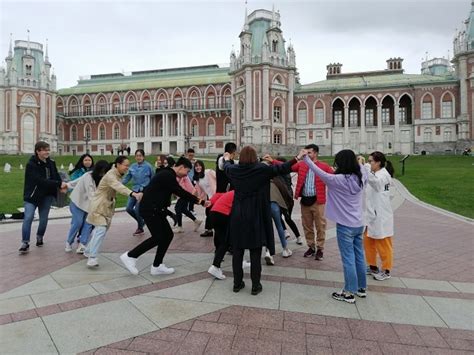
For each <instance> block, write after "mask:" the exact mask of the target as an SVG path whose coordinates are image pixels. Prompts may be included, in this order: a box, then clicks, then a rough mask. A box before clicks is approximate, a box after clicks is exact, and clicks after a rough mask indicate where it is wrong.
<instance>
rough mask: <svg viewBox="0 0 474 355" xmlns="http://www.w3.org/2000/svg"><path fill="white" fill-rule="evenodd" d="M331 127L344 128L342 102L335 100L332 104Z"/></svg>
mask: <svg viewBox="0 0 474 355" xmlns="http://www.w3.org/2000/svg"><path fill="white" fill-rule="evenodd" d="M332 116H333V117H332V120H333V127H344V102H342V100H341V99H339V98H338V99H336V101H334V103H333V104H332Z"/></svg>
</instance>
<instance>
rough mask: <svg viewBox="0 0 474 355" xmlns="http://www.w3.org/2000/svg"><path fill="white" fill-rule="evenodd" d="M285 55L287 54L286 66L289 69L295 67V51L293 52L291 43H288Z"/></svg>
mask: <svg viewBox="0 0 474 355" xmlns="http://www.w3.org/2000/svg"><path fill="white" fill-rule="evenodd" d="M287 53H288V65H289V66H290V67H296V55H295V50H294V48H293V45H292V44H291V42H290V45H289V46H288V49H287Z"/></svg>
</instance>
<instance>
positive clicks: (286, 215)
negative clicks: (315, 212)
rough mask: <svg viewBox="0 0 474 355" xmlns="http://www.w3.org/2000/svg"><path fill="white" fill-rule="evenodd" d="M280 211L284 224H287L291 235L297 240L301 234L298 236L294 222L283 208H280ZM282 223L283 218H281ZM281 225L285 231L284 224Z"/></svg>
mask: <svg viewBox="0 0 474 355" xmlns="http://www.w3.org/2000/svg"><path fill="white" fill-rule="evenodd" d="M280 209H281V213H282V215H283V217H284V218H285V222H286V224H288V226H289V227H290V229H291V230H292V231H293V234H294V235H295V236H296V237H297V238H298V237H299V236H300V235H301V234H300V231H299V230H298V227H297V226H296V223H295V221H293V220H292V219H291V215H290V212H289V211H288V210H286V209H284V208H280ZM282 222H283V218H282ZM282 225H283V228H284V229H286V228H285V224H284V223H282Z"/></svg>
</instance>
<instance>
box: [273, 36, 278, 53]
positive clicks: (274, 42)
mask: <svg viewBox="0 0 474 355" xmlns="http://www.w3.org/2000/svg"><path fill="white" fill-rule="evenodd" d="M277 51H278V40H276V39H274V40H273V41H272V52H277Z"/></svg>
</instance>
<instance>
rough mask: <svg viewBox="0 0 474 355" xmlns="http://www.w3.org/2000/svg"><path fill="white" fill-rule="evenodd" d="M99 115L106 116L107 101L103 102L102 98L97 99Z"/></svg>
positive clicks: (103, 98)
mask: <svg viewBox="0 0 474 355" xmlns="http://www.w3.org/2000/svg"><path fill="white" fill-rule="evenodd" d="M97 106H98V111H99V115H106V114H107V101H106V100H105V97H104V96H101V97H100V98H99V101H98V103H97Z"/></svg>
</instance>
